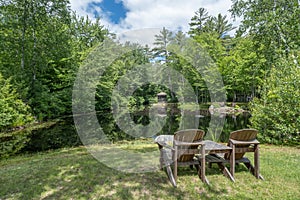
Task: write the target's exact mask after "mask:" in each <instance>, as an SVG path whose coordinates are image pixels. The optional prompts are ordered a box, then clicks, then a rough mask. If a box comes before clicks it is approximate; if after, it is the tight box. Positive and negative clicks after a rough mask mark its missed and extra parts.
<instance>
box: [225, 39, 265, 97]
mask: <svg viewBox="0 0 300 200" xmlns="http://www.w3.org/2000/svg"><path fill="white" fill-rule="evenodd" d="M265 62H266V60H265V58H264V57H263V56H262V55H259V54H258V53H257V48H256V47H255V45H254V42H253V40H252V38H251V37H239V38H235V39H234V46H233V47H232V48H231V49H230V51H229V52H228V55H227V56H225V57H223V58H221V59H219V66H220V70H221V73H222V75H223V81H224V84H225V85H226V90H227V97H228V99H229V100H231V101H234V102H235V101H236V95H237V94H238V93H242V94H246V95H248V96H251V97H255V96H257V95H258V91H257V90H258V89H259V88H260V86H261V85H262V83H263V79H264V77H265V70H264V68H265Z"/></svg>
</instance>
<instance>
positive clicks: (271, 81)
mask: <svg viewBox="0 0 300 200" xmlns="http://www.w3.org/2000/svg"><path fill="white" fill-rule="evenodd" d="M230 12H231V15H232V17H243V20H242V22H241V24H240V26H239V27H234V26H233V25H232V24H231V23H229V22H228V18H229V17H230V16H223V15H222V14H218V15H217V16H212V15H210V13H208V11H207V10H206V9H205V8H199V9H198V10H197V11H196V12H195V13H194V16H193V17H192V18H191V20H190V23H189V31H188V32H187V33H184V32H182V31H171V30H169V29H167V28H165V27H161V31H160V33H159V34H158V35H156V36H155V43H154V44H153V46H154V47H153V48H152V47H149V46H142V45H140V44H132V43H125V44H122V43H119V42H118V41H116V40H115V35H114V34H113V33H111V32H110V31H109V30H108V28H107V27H104V26H103V25H102V24H101V18H99V19H97V20H96V21H92V20H91V19H89V18H88V17H79V16H78V15H77V14H76V13H75V12H74V11H72V10H71V9H70V5H69V1H68V0H22V1H19V0H1V1H0V27H1V28H0V91H1V92H0V143H2V149H1V153H0V157H1V156H4V157H5V156H7V155H9V154H12V153H16V152H18V151H19V150H20V149H22V148H24V143H26V142H29V139H28V138H32V137H33V136H30V135H31V134H33V133H32V130H33V129H36V127H37V126H43V124H46V125H49V124H50V125H51V123H54V122H55V120H58V119H61V118H65V117H67V116H72V114H73V113H72V90H73V86H74V82H75V79H76V74H77V72H78V70H79V68H80V67H81V66H82V65H84V64H85V60H86V59H87V58H88V56H89V54H90V53H91V52H93V51H94V50H95V49H97V47H98V46H99V45H101V44H102V43H103V41H104V40H106V41H113V42H114V43H115V45H117V46H120V47H122V48H131V47H134V49H135V50H134V51H130V52H127V53H126V55H125V54H124V55H123V56H121V57H119V58H118V59H116V60H115V61H114V62H113V63H112V64H111V65H110V66H109V67H108V68H107V70H106V71H105V72H104V73H103V76H102V77H101V79H100V80H98V84H97V92H96V95H95V99H96V105H95V107H96V110H97V111H99V112H106V113H109V112H111V98H110V97H111V93H112V91H113V89H114V88H115V86H116V84H117V82H118V80H119V79H120V78H121V77H122V76H124V75H125V74H126V72H128V71H129V70H131V69H132V68H133V66H134V65H137V64H139V65H140V64H144V65H146V64H149V63H150V62H151V60H153V59H154V58H157V57H160V58H163V59H164V62H163V63H162V64H161V67H164V66H168V67H170V68H172V69H174V70H176V71H178V72H180V73H181V74H182V75H183V77H184V78H185V79H186V80H188V82H189V84H190V85H192V87H193V90H194V92H195V94H197V101H196V102H195V103H197V104H207V103H210V101H211V98H210V96H209V92H208V88H207V85H206V83H205V81H204V79H203V77H202V76H201V74H199V73H198V72H197V71H195V69H194V68H193V67H191V65H190V64H189V63H187V61H186V60H183V59H181V58H180V57H178V56H177V55H175V54H172V53H171V52H170V51H169V48H172V45H174V44H177V45H179V46H180V44H182V43H183V42H184V41H185V40H186V39H187V38H192V39H193V40H194V41H196V43H197V44H199V45H201V47H202V48H203V49H204V50H205V51H206V52H207V53H208V54H209V56H210V58H211V59H212V61H213V62H214V63H215V65H216V66H217V69H218V71H219V73H220V74H221V76H222V80H223V84H224V87H223V88H222V89H223V90H224V91H225V94H226V102H246V103H247V108H248V109H249V110H250V113H251V118H250V122H251V123H250V127H251V128H255V129H257V130H259V132H260V138H259V139H260V141H262V142H265V143H270V144H285V145H299V144H300V106H299V105H300V87H299V85H300V64H299V62H300V48H299V47H300V34H299V33H300V20H299V19H300V5H299V1H298V0H290V1H285V0H276V1H269V0H263V1H251V0H232V7H231V9H230ZM232 30H235V31H236V32H235V35H234V36H231V35H229V34H228V32H230V31H232ZM104 57H105V54H103V58H104ZM207 67H209V66H207ZM163 89H164V87H163V86H161V85H152V84H148V85H144V86H143V87H140V88H137V90H136V91H135V92H134V96H133V97H132V98H131V100H130V105H131V106H132V107H134V106H137V107H139V106H146V105H149V104H152V103H156V101H157V100H156V94H157V93H159V92H160V91H161V90H163ZM167 93H168V102H173V103H174V102H177V99H176V96H175V95H174V94H173V93H172V92H170V91H167ZM107 126H108V125H107ZM73 129H74V127H73ZM24 130H28V131H24ZM107 130H111V135H110V137H111V138H112V139H114V140H115V139H116V138H117V139H122V138H124V137H123V136H122V134H121V135H118V133H116V132H115V131H113V130H112V129H111V127H108V129H107ZM40 134H42V133H40ZM49 134H53V136H52V139H51V140H55V138H56V137H59V136H57V135H58V133H57V132H55V133H53V132H51V133H49ZM68 137H69V138H65V139H64V141H62V143H68V142H70V143H72V142H73V143H72V145H74V144H79V143H80V142H79V141H78V138H76V137H75V136H74V135H72V136H68ZM39 138H40V140H41V141H42V140H43V136H39ZM48 139H49V138H46V137H45V138H44V140H48ZM42 143H43V142H42ZM54 144H55V142H54ZM31 148H34V145H33V146H31Z"/></svg>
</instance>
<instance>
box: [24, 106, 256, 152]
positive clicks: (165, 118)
mask: <svg viewBox="0 0 300 200" xmlns="http://www.w3.org/2000/svg"><path fill="white" fill-rule="evenodd" d="M154 114H155V115H156V116H155V117H154V118H151V111H149V110H144V111H139V112H134V113H130V115H127V116H126V115H124V116H122V115H121V116H118V117H120V118H121V119H124V121H125V122H128V124H131V125H132V126H133V127H134V128H129V129H128V130H129V131H131V130H133V129H135V127H136V126H138V125H140V127H146V128H145V129H144V130H146V129H148V133H146V132H143V131H137V133H138V134H131V133H128V130H127V131H124V129H121V128H120V127H119V126H118V124H117V122H116V119H115V118H116V116H114V115H113V113H109V112H100V113H98V115H97V117H98V122H99V124H100V126H101V128H102V130H103V132H104V133H105V136H106V137H107V139H108V140H109V141H111V142H115V141H120V140H131V139H135V138H138V137H149V138H151V137H152V138H153V137H155V136H157V135H162V134H168V135H172V134H174V132H176V131H177V130H181V129H187V128H199V129H202V130H204V131H205V132H206V136H205V139H213V140H216V141H221V142H225V141H227V140H228V137H229V133H230V132H231V131H234V130H238V129H242V128H247V126H248V124H249V118H250V114H249V113H241V114H239V115H211V114H210V113H209V112H208V111H207V110H202V111H201V112H200V113H195V112H192V111H181V110H178V109H176V108H166V109H157V110H156V111H155V112H154ZM153 121H155V123H157V126H156V124H154V126H153V127H154V128H153V127H152V129H153V131H152V129H151V128H148V127H147V126H148V125H150V124H151V123H152V122H153ZM84 123H86V124H88V123H89V122H84ZM159 126H161V127H159ZM149 130H150V131H149ZM29 135H30V136H29V138H27V141H28V143H27V144H26V147H25V148H24V149H25V151H43V150H47V149H55V148H62V147H68V146H77V145H81V144H82V143H81V140H80V138H79V136H78V134H77V131H76V128H75V125H74V121H73V118H72V117H69V118H65V119H63V120H61V121H59V122H58V123H56V124H55V125H53V126H50V127H47V128H43V129H38V130H33V131H32V133H31V134H29Z"/></svg>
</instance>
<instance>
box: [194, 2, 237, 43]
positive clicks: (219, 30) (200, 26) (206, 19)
mask: <svg viewBox="0 0 300 200" xmlns="http://www.w3.org/2000/svg"><path fill="white" fill-rule="evenodd" d="M226 18H227V16H226V15H225V16H222V14H221V13H219V14H218V16H217V17H214V16H210V15H208V12H207V11H206V9H205V8H199V10H198V11H196V12H195V16H193V17H192V19H191V22H190V23H189V25H190V31H189V34H190V35H191V36H193V37H195V36H197V35H201V34H202V33H213V34H216V35H217V37H218V38H222V37H224V36H225V35H226V34H227V33H228V32H229V31H231V30H233V29H234V27H233V25H232V24H231V23H229V22H228V20H226Z"/></svg>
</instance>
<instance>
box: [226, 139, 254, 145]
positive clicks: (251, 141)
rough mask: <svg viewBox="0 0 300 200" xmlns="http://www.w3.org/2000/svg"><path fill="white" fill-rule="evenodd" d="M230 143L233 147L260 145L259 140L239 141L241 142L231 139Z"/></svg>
mask: <svg viewBox="0 0 300 200" xmlns="http://www.w3.org/2000/svg"><path fill="white" fill-rule="evenodd" d="M229 143H231V144H233V145H237V144H259V141H258V140H257V139H254V140H250V141H239V140H233V139H229Z"/></svg>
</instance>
